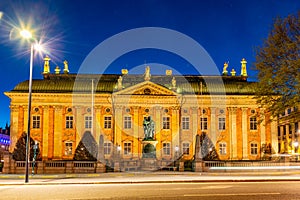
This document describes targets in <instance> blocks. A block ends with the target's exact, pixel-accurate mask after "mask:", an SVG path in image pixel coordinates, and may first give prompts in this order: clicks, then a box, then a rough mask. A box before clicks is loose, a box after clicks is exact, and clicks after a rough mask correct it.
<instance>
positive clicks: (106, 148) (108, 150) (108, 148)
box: [104, 142, 111, 155]
mask: <svg viewBox="0 0 300 200" xmlns="http://www.w3.org/2000/svg"><path fill="white" fill-rule="evenodd" d="M110 153H111V142H105V143H104V154H106V155H107V154H110Z"/></svg>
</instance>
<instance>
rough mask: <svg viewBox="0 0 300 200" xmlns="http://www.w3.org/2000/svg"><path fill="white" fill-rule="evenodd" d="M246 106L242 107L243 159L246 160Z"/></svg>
mask: <svg viewBox="0 0 300 200" xmlns="http://www.w3.org/2000/svg"><path fill="white" fill-rule="evenodd" d="M247 110H248V109H247V108H242V139H243V160H248V159H249V158H248V128H247Z"/></svg>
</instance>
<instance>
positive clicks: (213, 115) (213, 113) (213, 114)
mask: <svg viewBox="0 0 300 200" xmlns="http://www.w3.org/2000/svg"><path fill="white" fill-rule="evenodd" d="M210 134H211V136H210V137H211V141H212V143H213V144H214V145H216V141H217V128H216V108H215V107H211V108H210Z"/></svg>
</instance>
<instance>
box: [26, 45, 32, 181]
mask: <svg viewBox="0 0 300 200" xmlns="http://www.w3.org/2000/svg"><path fill="white" fill-rule="evenodd" d="M33 46H34V45H33V43H31V44H30V67H29V92H28V121H27V138H26V157H25V160H26V163H25V183H28V181H29V177H28V171H29V159H30V124H31V123H30V122H31V96H32V71H33Z"/></svg>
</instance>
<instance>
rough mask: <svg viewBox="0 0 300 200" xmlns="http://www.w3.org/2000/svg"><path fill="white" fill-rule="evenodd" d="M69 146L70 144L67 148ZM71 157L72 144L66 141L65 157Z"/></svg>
mask: <svg viewBox="0 0 300 200" xmlns="http://www.w3.org/2000/svg"><path fill="white" fill-rule="evenodd" d="M69 144H71V145H70V146H69ZM72 155H73V142H71V141H67V142H65V156H72Z"/></svg>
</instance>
